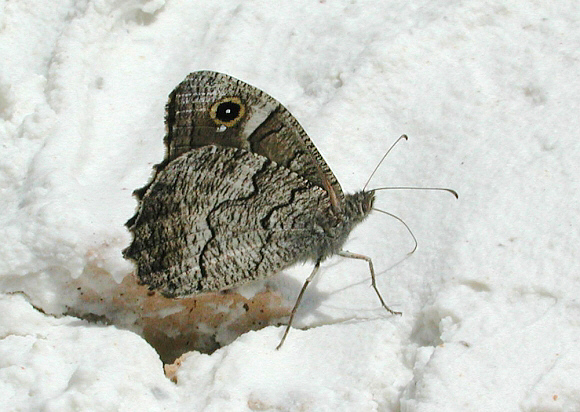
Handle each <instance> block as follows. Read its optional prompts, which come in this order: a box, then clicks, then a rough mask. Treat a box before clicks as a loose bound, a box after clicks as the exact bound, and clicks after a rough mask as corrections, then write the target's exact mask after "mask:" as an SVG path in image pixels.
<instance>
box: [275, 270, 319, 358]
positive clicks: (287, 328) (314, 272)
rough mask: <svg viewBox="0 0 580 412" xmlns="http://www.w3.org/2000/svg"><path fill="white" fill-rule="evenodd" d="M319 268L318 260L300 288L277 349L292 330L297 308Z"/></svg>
mask: <svg viewBox="0 0 580 412" xmlns="http://www.w3.org/2000/svg"><path fill="white" fill-rule="evenodd" d="M318 268H320V261H318V262H316V264H315V265H314V269H312V273H310V276H308V278H306V281H305V282H304V285H302V289H301V290H300V293H299V294H298V298H297V299H296V303H295V304H294V307H293V308H292V312H290V319H289V320H288V325H286V330H285V331H284V336H282V340H281V341H280V343H279V344H278V346H276V350H278V349H280V348H281V347H282V344H283V343H284V341H285V340H286V336H287V335H288V332H290V327H291V326H292V320H293V319H294V314H295V313H296V309H298V305H300V301H301V300H302V295H304V291H305V290H306V287H307V286H308V285H309V284H310V282H312V279H314V276H315V275H316V272H318Z"/></svg>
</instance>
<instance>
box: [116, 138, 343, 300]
mask: <svg viewBox="0 0 580 412" xmlns="http://www.w3.org/2000/svg"><path fill="white" fill-rule="evenodd" d="M329 211H330V200H329V197H328V195H327V193H326V192H325V191H324V190H323V189H321V188H319V187H317V186H315V185H313V184H312V183H311V182H309V181H307V180H305V179H303V178H302V177H300V176H298V175H297V174H296V173H293V172H291V171H290V170H288V169H286V168H285V167H281V166H279V165H277V164H276V163H273V162H271V161H270V160H268V159H266V158H265V157H263V156H260V155H256V154H253V153H250V152H248V151H246V150H243V149H235V148H223V147H216V146H205V147H202V148H199V149H196V150H191V151H189V152H187V153H184V154H182V155H181V156H179V157H177V158H176V159H175V160H173V161H172V162H170V163H169V164H168V165H167V166H165V168H164V171H163V173H157V175H156V176H155V178H154V180H153V181H152V182H151V183H150V184H149V185H148V188H147V191H146V192H145V194H144V196H143V199H142V201H141V202H140V206H139V210H138V212H137V215H136V216H135V218H134V219H133V220H132V221H131V226H130V230H131V231H132V232H133V233H134V241H133V243H132V244H131V245H130V246H129V248H127V249H126V250H125V252H124V254H125V256H126V257H128V258H130V259H133V260H134V261H135V262H136V263H137V266H138V272H137V273H138V276H139V278H140V280H141V282H143V283H145V284H147V285H149V286H150V288H152V289H156V290H159V291H160V292H161V293H163V294H164V295H165V296H169V297H175V296H185V295H190V294H193V293H199V292H207V291H219V290H223V289H227V288H229V287H232V286H235V285H239V284H241V283H244V282H246V281H249V280H252V279H258V278H263V277H265V276H269V275H271V274H273V273H276V272H277V271H279V270H281V269H282V268H284V267H286V266H288V265H290V264H293V263H295V262H297V261H300V260H306V259H308V258H313V259H315V258H316V257H317V256H318V254H319V251H318V250H317V247H319V246H320V245H322V244H323V243H324V238H325V235H326V234H325V232H324V231H323V230H322V229H321V226H322V227H334V226H336V225H337V223H338V222H337V221H332V219H334V218H333V217H332V214H330V213H329ZM316 216H318V217H316Z"/></svg>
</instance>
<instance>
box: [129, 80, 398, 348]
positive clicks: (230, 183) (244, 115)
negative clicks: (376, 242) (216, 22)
mask: <svg viewBox="0 0 580 412" xmlns="http://www.w3.org/2000/svg"><path fill="white" fill-rule="evenodd" d="M166 126H167V134H166V136H165V145H166V149H167V151H166V156H165V159H164V160H163V162H162V163H161V164H159V165H157V166H156V167H155V174H154V177H153V179H152V181H151V182H150V183H149V184H148V185H147V186H145V187H143V188H142V189H139V190H136V191H135V193H136V195H137V197H138V198H139V206H138V210H137V213H136V214H135V216H134V217H133V218H131V219H130V220H129V221H128V222H127V226H128V227H129V230H130V231H131V232H132V233H133V235H134V239H133V242H132V243H131V245H130V246H129V247H128V248H127V249H125V250H124V251H123V254H124V256H125V257H126V258H129V259H131V260H133V261H134V262H135V263H136V265H137V276H138V278H139V280H140V282H141V283H143V284H145V285H148V286H149V288H150V289H152V290H158V291H159V292H161V293H162V294H163V295H165V296H167V297H183V296H188V295H192V294H198V293H204V292H217V291H222V290H226V289H229V288H232V287H234V286H239V285H241V284H243V283H245V282H248V281H251V280H254V279H261V278H265V277H268V276H271V275H274V274H275V273H277V272H279V271H280V270H282V269H284V268H286V267H288V266H291V265H293V264H295V263H297V262H300V261H313V262H315V266H314V269H313V271H312V273H311V275H310V276H309V277H308V279H307V280H306V282H305V284H304V286H303V287H302V290H301V291H300V295H299V297H298V299H297V301H296V304H295V305H294V308H293V310H292V314H291V316H290V320H289V323H288V326H287V328H286V331H285V333H284V336H283V338H282V341H281V342H280V345H278V347H280V346H281V345H282V343H283V342H284V339H285V338H286V335H287V333H288V331H289V328H290V325H291V323H292V319H293V316H294V313H295V311H296V308H297V307H298V304H299V302H300V299H301V298H302V295H303V293H304V291H305V290H306V287H307V285H308V283H309V282H310V281H311V280H312V278H313V277H314V275H315V273H316V271H317V270H318V268H319V266H320V262H322V261H323V260H324V259H326V258H327V257H329V256H331V255H333V254H340V255H342V256H346V257H351V258H357V259H364V260H366V261H367V262H368V263H369V267H370V270H371V276H372V286H373V287H374V289H375V291H376V293H377V295H378V296H379V299H380V300H381V304H382V305H383V306H384V307H385V308H386V309H387V310H388V311H389V312H391V313H393V314H398V313H399V312H394V311H392V310H391V309H390V308H389V307H388V306H387V305H386V304H385V302H384V301H383V299H382V297H381V295H380V293H379V291H378V289H377V287H376V284H375V275H374V270H373V267H372V261H371V260H370V258H368V257H366V256H362V255H357V254H353V253H350V252H345V251H342V250H341V248H342V246H343V244H344V243H345V241H346V239H347V237H348V235H349V233H350V232H351V230H352V229H353V228H354V226H355V225H357V224H358V223H360V222H361V221H362V220H364V219H365V218H366V217H367V215H368V214H369V212H370V211H371V209H372V207H373V202H374V199H375V194H374V191H373V190H370V191H365V190H362V191H360V192H357V193H354V194H346V195H345V194H343V192H342V189H341V187H340V185H339V183H338V181H337V179H336V177H335V176H334V174H333V173H332V172H331V170H330V168H329V167H328V165H327V164H326V162H325V161H324V159H323V158H322V156H321V155H320V153H319V152H318V150H317V149H316V147H315V146H314V144H313V143H312V141H311V140H310V138H309V137H308V136H307V135H306V132H305V131H304V129H303V128H302V127H301V126H300V124H299V123H298V121H297V120H296V119H295V118H294V117H293V116H292V115H291V114H290V112H289V111H288V110H287V109H286V108H285V107H284V106H282V104H280V103H279V102H278V101H276V100H275V99H274V98H272V97H270V96H269V95H267V94H266V93H264V92H262V91H261V90H259V89H257V88H255V87H253V86H250V85H248V84H246V83H244V82H242V81H240V80H237V79H235V78H233V77H230V76H228V75H225V74H221V73H216V72H211V71H200V72H194V73H191V74H189V75H188V76H187V77H186V78H185V80H184V81H183V82H181V83H180V84H179V85H178V86H177V87H176V88H175V90H173V92H172V93H171V94H170V96H169V102H168V104H167V112H166Z"/></svg>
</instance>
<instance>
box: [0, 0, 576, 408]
mask: <svg viewBox="0 0 580 412" xmlns="http://www.w3.org/2000/svg"><path fill="white" fill-rule="evenodd" d="M0 7H1V11H0V56H2V58H1V59H0V136H1V142H2V144H1V146H0V151H1V154H0V210H1V212H0V238H1V239H3V243H2V246H1V247H0V307H1V309H0V313H1V314H2V315H1V316H0V410H6V411H12V410H14V411H16V410H18V411H21V410H24V411H27V410H30V411H33V410H34V411H36V410H45V411H53V410H55V411H56V410H58V411H69V410H70V411H72V410H95V411H101V410H103V411H105V410H107V411H109V410H126V411H129V410H136V409H137V408H139V409H140V410H151V411H158V410H159V411H161V410H208V411H213V410H236V411H237V410H283V411H297V410H309V411H310V410H311V411H324V410H333V411H336V410H345V411H350V410H365V411H372V410H377V411H398V410H401V411H422V412H423V411H442V410H445V411H465V410H469V411H512V410H521V411H577V410H580V391H578V387H579V384H580V344H579V343H580V342H579V338H578V337H579V336H580V321H579V319H580V302H579V301H578V296H580V270H579V269H580V268H579V264H578V259H577V258H576V256H575V255H576V245H577V244H578V242H579V240H580V239H579V238H580V235H579V234H578V230H577V227H578V224H579V223H580V222H579V220H580V218H579V216H580V213H579V209H580V206H579V205H580V196H579V194H578V193H579V192H578V190H577V184H578V183H577V180H578V178H577V176H578V175H579V173H578V172H579V169H580V149H579V146H578V144H577V131H578V130H579V129H580V118H579V117H578V113H579V112H580V107H579V106H580V97H579V96H580V51H579V50H580V28H579V27H580V26H579V24H578V22H579V21H580V7H579V6H578V5H577V4H576V3H575V2H573V1H560V2H554V3H546V4H544V3H541V2H531V1H516V2H511V3H509V4H507V3H504V2H497V1H485V2H484V1H480V0H474V1H471V2H457V1H455V2H453V1H443V0H435V1H413V2H400V3H397V2H370V1H369V2H365V1H346V0H336V1H326V2H325V1H319V2H314V1H311V0H298V1H281V2H269V1H265V0H262V1H232V2H204V1H184V0H167V1H163V0H151V1H140V0H127V1H123V2H119V1H112V0H85V1H59V2H42V1H38V0H20V1H18V2H9V1H4V2H0ZM201 69H210V70H217V71H222V72H226V73H228V74H230V75H233V76H235V77H237V78H240V79H242V80H244V81H246V82H248V83H250V84H252V85H255V86H257V87H259V88H261V89H263V90H265V91H267V92H268V93H269V94H271V95H272V96H274V97H275V98H277V99H278V100H279V101H281V102H283V103H284V104H285V105H286V106H287V107H288V108H289V110H290V111H291V112H292V113H293V114H294V116H296V117H297V119H298V120H299V121H300V123H301V124H302V125H303V126H304V127H305V129H306V130H307V132H308V134H309V135H310V137H311V138H312V140H313V141H314V143H315V144H316V146H317V147H318V148H319V150H320V151H321V153H322V154H323V156H324V157H325V159H326V161H327V162H328V164H329V165H330V167H331V168H332V170H333V171H334V172H335V174H336V176H337V177H338V179H339V181H340V182H341V184H342V186H343V188H344V189H345V191H347V192H352V191H354V190H359V189H360V188H361V187H362V185H363V184H364V182H365V181H366V179H367V178H368V176H369V175H370V173H371V172H372V170H373V168H374V167H375V165H376V164H377V162H378V161H379V160H380V158H381V156H382V154H383V153H384V152H385V150H386V149H387V148H388V147H389V146H390V144H391V143H392V142H393V141H394V140H395V139H396V138H397V137H398V136H399V135H401V134H402V133H405V134H407V135H408V136H409V141H408V142H403V143H400V144H399V145H398V146H397V147H396V149H395V150H394V151H393V152H392V153H391V154H390V155H389V157H388V158H387V161H386V163H385V164H384V165H382V166H381V168H380V169H379V171H378V173H377V174H376V175H375V177H374V178H373V180H372V181H371V184H370V187H371V188H373V187H381V186H399V185H417V186H444V187H450V188H453V189H455V190H457V191H458V192H459V194H460V198H459V200H455V199H453V198H452V197H451V196H449V195H447V194H445V193H437V192H421V191H404V192H403V191H383V192H378V195H377V197H378V200H377V207H380V208H381V209H384V210H386V211H388V212H390V213H394V214H396V215H397V216H400V217H401V218H403V219H404V220H405V222H406V223H407V224H409V225H410V227H411V229H412V230H413V233H414V234H415V236H416V237H417V239H418V241H419V248H418V250H417V251H416V252H415V253H414V254H413V255H411V256H407V253H408V252H409V251H410V250H411V249H412V247H413V242H412V240H411V238H410V236H409V234H408V232H407V231H406V229H405V228H404V227H403V226H402V225H401V224H400V223H398V222H397V221H396V220H394V219H391V218H389V217H387V216H385V215H383V214H381V213H374V214H372V215H371V216H370V217H369V219H368V220H367V221H365V222H364V223H363V224H361V225H360V226H359V227H358V228H357V229H355V231H354V232H353V233H352V234H351V237H350V239H349V242H348V243H347V248H348V250H350V251H353V252H357V253H364V254H365V255H368V256H371V257H372V258H373V262H374V265H375V268H376V270H377V274H378V279H377V281H378V286H379V289H380V290H381V292H382V295H383V297H384V298H385V300H386V302H387V304H389V305H390V306H391V307H392V308H393V309H394V310H400V311H402V312H403V315H402V316H391V315H389V314H388V313H386V312H385V311H384V309H382V308H381V307H380V304H379V302H378V299H377V298H376V296H375V295H374V292H373V290H372V289H371V288H370V287H369V286H370V282H369V273H368V267H367V265H366V263H365V262H362V261H350V260H348V259H343V258H340V257H336V258H332V259H330V260H328V261H326V262H324V264H323V266H322V268H321V271H320V273H319V275H318V277H317V278H316V279H315V282H313V284H312V285H311V286H310V287H309V289H308V290H307V293H306V295H305V298H304V302H303V304H302V305H301V306H300V308H299V312H298V314H297V319H296V324H295V326H296V328H293V329H292V330H291V332H290V334H289V336H288V339H287V341H286V343H285V344H284V346H283V347H282V349H281V350H279V351H276V350H275V347H276V345H277V343H278V341H279V339H280V337H281V335H282V333H283V327H277V326H267V327H264V328H259V327H258V326H259V325H267V324H275V323H276V319H277V318H280V319H281V318H282V316H283V314H284V313H285V312H284V311H285V310H287V307H288V304H291V302H293V299H294V298H295V297H296V295H297V294H298V292H299V290H300V287H301V284H302V282H303V280H304V279H305V277H306V276H308V273H309V272H310V270H311V265H304V266H301V265H298V266H296V267H295V268H292V269H289V270H286V271H284V272H283V273H281V274H279V275H277V276H275V277H273V278H272V279H270V280H268V281H267V282H266V283H265V284H260V285H258V286H256V285H249V286H247V287H246V288H245V289H244V290H242V291H241V292H240V295H233V296H229V295H225V296H222V297H221V298H220V299H223V300H221V301H216V300H212V299H209V300H208V301H203V299H201V298H200V299H197V300H193V301H188V300H181V301H178V302H166V301H162V300H157V298H156V297H148V296H147V295H146V293H144V292H143V290H142V288H139V287H138V286H137V285H136V282H135V279H134V278H133V276H132V275H131V273H132V271H133V268H132V265H131V263H130V262H127V261H125V260H124V259H123V258H122V255H121V250H122V249H123V248H124V247H126V246H127V245H128V244H129V242H130V234H129V233H128V231H127V230H126V228H125V227H124V222H125V221H126V220H127V219H128V218H130V217H131V216H132V215H133V213H134V211H135V207H136V200H135V199H134V198H133V197H132V196H131V192H132V191H133V190H134V189H136V188H138V187H141V186H143V185H144V184H145V183H146V182H147V180H148V179H149V177H150V175H151V170H152V169H151V168H152V166H153V165H154V164H156V163H158V162H159V161H160V160H161V159H162V158H163V153H164V148H163V135H164V124H163V116H164V105H165V102H166V98H167V95H168V94H169V93H170V92H171V90H172V89H173V88H174V87H175V86H176V85H177V84H178V83H179V82H180V81H181V80H182V79H183V78H184V77H185V76H186V75H187V74H188V73H189V72H191V71H195V70H201ZM264 290H265V292H264ZM260 291H261V292H260ZM260 293H261V294H260ZM252 296H254V297H253V298H252ZM248 299H249V300H248ZM252 299H253V300H252ZM244 304H247V305H248V304H249V305H250V306H249V309H245V310H244V309H243V305H244ZM196 305H201V306H203V305H206V306H204V309H202V310H201V311H200V312H199V313H197V312H192V313H193V315H191V316H190V317H185V318H184V317H181V318H179V317H177V316H178V315H179V313H181V312H184V310H183V308H192V307H193V306H196ZM210 307H211V310H209V309H208V308H210ZM188 310H189V309H188ZM212 311H213V312H212ZM185 312H187V311H185ZM245 312H248V313H249V314H251V315H252V316H253V317H252V318H251V319H249V320H247V319H245V320H238V318H239V317H241V316H242V315H243V314H244V313H245ZM264 313H265V314H266V315H267V317H260V316H262V315H263V314H264ZM260 314H262V315H260ZM266 315H263V316H266ZM199 318H203V321H201V322H200V323H199V324H196V325H195V326H189V323H190V322H188V321H191V320H192V319H199ZM224 318H225V319H226V322H225V324H227V326H225V327H222V326H219V325H218V323H219V322H218V320H220V321H223V319H224ZM216 319H217V320H216ZM236 322H238V323H236ZM187 328H191V330H190V329H187ZM196 328H197V329H196ZM299 328H302V329H303V330H300V329H299ZM194 329H196V332H195V333H199V334H200V335H196V336H198V338H199V339H200V341H202V340H203V339H205V338H207V336H213V335H212V334H215V339H216V341H209V340H208V341H204V342H205V344H206V346H205V348H206V349H207V348H213V349H215V348H217V346H218V345H219V344H221V345H224V346H222V347H221V348H220V349H217V350H216V351H214V352H213V353H211V354H202V353H200V352H198V351H195V350H193V349H194V348H193V347H191V346H188V344H189V343H188V342H185V340H187V339H184V338H182V334H185V333H193V332H192V331H193V330H194ZM251 329H259V330H255V331H249V332H247V333H242V332H246V331H248V330H251ZM236 331H238V332H236ZM204 333H205V334H206V335H203V334H204ZM188 336H189V335H188ZM192 336H193V335H192ZM204 336H205V338H204ZM200 341H198V342H197V343H199V342H200ZM212 345H214V346H213V347H212ZM201 346H203V345H201ZM185 349H187V350H185ZM208 351H209V350H208ZM158 353H159V355H158ZM182 353H185V354H184V355H183V356H182V357H181V358H179V359H178V360H177V361H176V363H175V364H173V365H165V366H166V367H165V370H164V365H163V362H162V360H165V361H167V359H169V361H168V362H169V363H171V362H172V361H173V359H175V358H176V357H178V356H179V355H181V354H182Z"/></svg>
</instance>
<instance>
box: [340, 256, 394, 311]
mask: <svg viewBox="0 0 580 412" xmlns="http://www.w3.org/2000/svg"><path fill="white" fill-rule="evenodd" d="M338 254H339V255H340V256H342V257H346V258H350V259H360V260H365V261H366V262H368V264H369V269H370V271H371V284H372V286H373V289H374V290H375V292H377V296H378V297H379V300H380V301H381V305H383V307H384V308H385V309H386V310H388V311H389V312H390V313H391V314H393V315H402V314H403V312H396V311H394V310H392V309H391V308H390V307H388V306H387V304H386V303H385V301H384V300H383V297H382V296H381V293H380V292H379V289H378V288H377V282H376V279H375V268H374V267H373V261H372V260H371V258H370V257H368V256H365V255H359V254H358V253H352V252H349V251H347V250H341V251H340V252H338Z"/></svg>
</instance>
